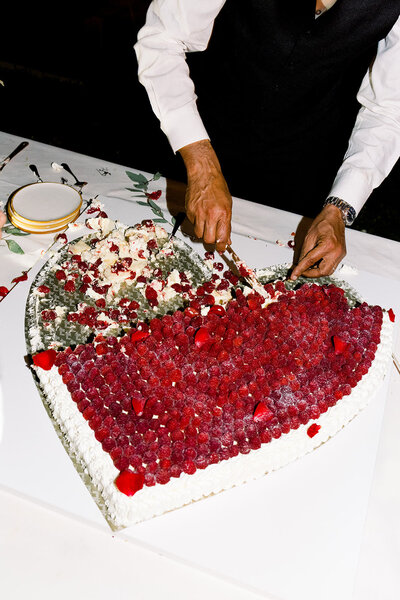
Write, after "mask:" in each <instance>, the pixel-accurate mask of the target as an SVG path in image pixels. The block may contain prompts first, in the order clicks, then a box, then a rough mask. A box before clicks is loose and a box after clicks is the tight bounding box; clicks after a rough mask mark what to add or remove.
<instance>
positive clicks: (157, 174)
mask: <svg viewBox="0 0 400 600" xmlns="http://www.w3.org/2000/svg"><path fill="white" fill-rule="evenodd" d="M160 177H161V173H158V171H157V173H154V175H153V181H157V179H160Z"/></svg>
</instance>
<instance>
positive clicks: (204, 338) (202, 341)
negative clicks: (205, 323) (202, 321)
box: [194, 327, 212, 348]
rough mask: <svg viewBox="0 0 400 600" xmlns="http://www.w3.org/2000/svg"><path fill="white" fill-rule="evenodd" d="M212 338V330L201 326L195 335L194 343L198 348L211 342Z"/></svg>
mask: <svg viewBox="0 0 400 600" xmlns="http://www.w3.org/2000/svg"><path fill="white" fill-rule="evenodd" d="M211 340H212V337H211V335H210V332H209V331H208V329H206V328H205V327H200V329H198V330H197V332H196V335H195V336H194V343H195V344H196V346H197V348H203V347H204V346H205V345H206V344H209V342H210V341H211Z"/></svg>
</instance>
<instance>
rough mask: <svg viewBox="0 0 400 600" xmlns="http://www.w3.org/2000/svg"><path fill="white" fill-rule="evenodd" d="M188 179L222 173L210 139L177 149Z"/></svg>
mask: <svg viewBox="0 0 400 600" xmlns="http://www.w3.org/2000/svg"><path fill="white" fill-rule="evenodd" d="M179 154H180V155H181V156H182V159H183V162H184V163H185V167H186V172H187V175H188V179H190V178H199V177H209V178H215V177H219V176H221V175H222V172H221V166H220V163H219V160H218V157H217V155H216V154H215V152H214V149H213V147H212V145H211V142H210V140H208V139H204V140H200V141H198V142H195V143H193V144H188V145H187V146H184V147H183V148H180V149H179Z"/></svg>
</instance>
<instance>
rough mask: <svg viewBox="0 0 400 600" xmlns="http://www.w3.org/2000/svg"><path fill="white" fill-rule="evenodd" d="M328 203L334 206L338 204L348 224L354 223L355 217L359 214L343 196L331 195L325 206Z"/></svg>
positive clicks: (345, 222)
mask: <svg viewBox="0 0 400 600" xmlns="http://www.w3.org/2000/svg"><path fill="white" fill-rule="evenodd" d="M328 204H333V206H336V207H337V208H338V209H339V210H340V212H341V213H342V217H343V222H344V224H345V225H346V226H349V225H353V223H354V219H355V218H356V216H357V214H356V211H355V210H354V208H353V207H352V206H351V204H348V203H347V202H345V201H344V200H342V199H341V198H337V197H336V196H329V198H327V199H326V200H325V202H324V205H323V208H324V207H325V206H327V205H328Z"/></svg>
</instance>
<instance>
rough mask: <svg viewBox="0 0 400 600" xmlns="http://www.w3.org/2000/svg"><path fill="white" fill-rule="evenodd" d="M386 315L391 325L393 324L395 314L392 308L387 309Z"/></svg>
mask: <svg viewBox="0 0 400 600" xmlns="http://www.w3.org/2000/svg"><path fill="white" fill-rule="evenodd" d="M388 315H389V319H390V320H391V321H392V323H394V320H395V318H396V316H395V314H394V312H393V308H389V310H388Z"/></svg>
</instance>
